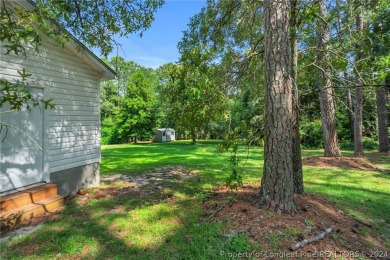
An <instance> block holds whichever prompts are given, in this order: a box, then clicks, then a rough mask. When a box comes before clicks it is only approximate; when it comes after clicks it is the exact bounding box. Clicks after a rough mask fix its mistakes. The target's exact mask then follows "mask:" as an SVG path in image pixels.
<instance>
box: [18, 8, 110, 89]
mask: <svg viewBox="0 0 390 260" xmlns="http://www.w3.org/2000/svg"><path fill="white" fill-rule="evenodd" d="M11 1H12V2H14V3H16V4H18V5H20V6H22V7H23V8H24V9H26V10H33V9H34V6H35V3H34V2H33V1H32V0H26V1H18V0H11ZM51 22H52V23H53V24H56V25H57V26H58V24H57V23H56V22H55V21H51ZM58 27H59V28H60V26H58ZM61 29H62V30H64V31H65V32H66V33H68V34H69V35H70V36H71V37H70V41H69V42H68V43H66V44H65V46H66V47H67V48H69V49H70V50H71V51H72V52H73V53H74V54H75V55H76V56H78V57H79V58H81V59H82V60H83V61H85V62H86V63H87V64H88V65H89V66H91V67H92V68H93V69H94V70H96V71H97V72H98V73H99V75H100V80H103V81H104V80H109V79H114V78H115V76H116V72H115V71H114V70H113V69H112V68H110V66H108V65H107V64H106V63H105V62H104V61H102V60H101V59H100V58H99V57H97V56H96V55H95V54H94V53H93V52H92V51H91V50H90V49H89V48H88V47H87V46H85V45H84V44H83V43H82V42H80V41H79V40H78V39H77V38H76V37H75V36H73V35H72V34H71V33H70V32H68V31H67V30H65V29H63V28H61Z"/></svg>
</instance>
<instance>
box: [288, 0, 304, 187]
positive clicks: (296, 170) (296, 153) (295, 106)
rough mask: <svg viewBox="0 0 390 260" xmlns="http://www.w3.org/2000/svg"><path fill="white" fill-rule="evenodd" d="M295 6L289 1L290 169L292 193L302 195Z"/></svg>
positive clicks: (295, 2)
mask: <svg viewBox="0 0 390 260" xmlns="http://www.w3.org/2000/svg"><path fill="white" fill-rule="evenodd" d="M297 5H298V0H291V19H290V27H291V30H290V31H291V79H292V167H293V174H294V175H293V177H294V193H297V194H303V193H304V188H303V174H302V155H301V136H300V133H299V93H298V38H297V14H298V10H297Z"/></svg>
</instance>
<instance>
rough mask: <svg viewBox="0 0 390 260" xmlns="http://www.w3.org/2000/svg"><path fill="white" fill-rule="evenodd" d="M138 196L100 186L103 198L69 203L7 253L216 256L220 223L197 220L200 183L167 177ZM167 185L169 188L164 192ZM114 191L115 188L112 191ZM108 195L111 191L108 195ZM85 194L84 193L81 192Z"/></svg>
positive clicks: (6, 248)
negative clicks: (103, 194) (54, 219)
mask: <svg viewBox="0 0 390 260" xmlns="http://www.w3.org/2000/svg"><path fill="white" fill-rule="evenodd" d="M161 185H162V186H163V187H164V189H156V187H149V188H151V189H154V190H155V192H154V193H153V194H152V195H149V196H145V197H142V196H141V194H140V193H137V192H134V191H132V190H131V189H127V188H126V187H125V188H123V187H115V188H114V189H112V187H111V186H109V187H103V188H102V189H101V190H103V191H102V192H103V193H106V194H107V196H106V197H104V196H103V197H100V198H95V197H94V195H93V194H92V195H91V197H92V199H90V200H89V201H88V202H86V203H84V204H83V202H82V199H80V198H81V197H79V198H76V199H73V200H70V201H68V202H67V204H66V207H65V210H64V211H63V213H62V214H61V216H60V217H59V219H58V220H56V221H53V222H50V223H47V224H46V226H45V227H44V228H42V229H41V230H38V231H37V232H36V233H34V234H32V235H30V236H26V237H24V238H23V239H16V240H14V241H11V242H9V243H8V244H7V245H2V247H3V248H2V249H1V251H0V252H1V253H0V256H1V257H2V258H3V259H8V258H23V257H30V258H56V257H58V258H87V259H88V258H90V259H172V258H182V259H184V258H192V259H202V258H203V259H219V258H221V256H220V252H221V251H227V249H225V248H224V247H225V242H226V238H223V237H221V236H220V235H219V231H220V230H221V226H220V225H219V224H218V223H208V222H200V221H199V220H200V216H201V215H202V214H203V213H202V210H201V209H200V206H199V199H198V198H197V197H198V196H201V195H200V194H202V192H203V191H202V188H201V187H202V183H200V182H196V181H194V180H183V181H181V182H176V181H175V180H167V181H164V183H162V184H161ZM166 189H169V191H168V192H167V190H166ZM115 192H117V193H116V194H115ZM110 193H111V194H112V195H111V196H109V194H110ZM83 198H85V197H83Z"/></svg>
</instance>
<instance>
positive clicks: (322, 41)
mask: <svg viewBox="0 0 390 260" xmlns="http://www.w3.org/2000/svg"><path fill="white" fill-rule="evenodd" d="M318 5H319V9H320V13H319V16H320V18H321V20H320V21H319V26H318V32H317V52H318V54H317V63H318V65H319V66H320V67H319V69H318V77H317V81H318V89H319V96H320V108H321V120H322V137H323V142H324V155H325V156H327V157H339V156H341V152H340V148H339V145H338V138H337V130H336V115H335V111H336V108H335V102H334V98H333V86H332V81H331V78H330V74H331V73H330V71H329V69H328V66H327V58H328V54H327V52H326V50H325V49H326V44H327V41H328V39H329V27H328V25H327V23H326V16H327V10H326V6H325V0H320V1H318Z"/></svg>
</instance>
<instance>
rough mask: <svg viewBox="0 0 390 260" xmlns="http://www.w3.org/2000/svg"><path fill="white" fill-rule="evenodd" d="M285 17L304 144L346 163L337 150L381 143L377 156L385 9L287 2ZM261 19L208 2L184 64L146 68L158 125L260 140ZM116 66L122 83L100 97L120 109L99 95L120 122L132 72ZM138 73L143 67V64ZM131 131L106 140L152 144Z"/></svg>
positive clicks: (188, 40) (191, 29) (382, 137)
mask: <svg viewBox="0 0 390 260" xmlns="http://www.w3.org/2000/svg"><path fill="white" fill-rule="evenodd" d="M289 15H290V25H291V29H290V35H291V39H292V44H291V49H292V53H293V54H294V55H295V56H294V58H293V60H295V62H294V61H293V62H292V64H296V67H295V69H294V71H295V75H294V77H295V80H293V82H294V86H295V87H296V88H294V89H296V91H295V95H296V106H297V107H296V109H295V111H297V113H298V115H299V120H298V122H299V123H300V126H299V128H298V129H299V133H298V134H299V136H300V140H301V141H300V143H301V144H302V145H303V146H304V147H308V148H322V147H324V148H325V155H327V156H340V147H341V148H343V149H352V148H354V147H355V150H357V151H356V154H357V155H359V154H360V155H361V151H360V150H361V149H362V148H364V149H376V148H379V145H380V147H381V151H387V150H388V149H389V145H388V139H389V131H388V123H387V122H388V117H389V114H388V85H386V84H388V83H386V82H387V81H386V78H388V75H389V63H390V61H389V60H390V58H389V57H390V56H389V37H390V36H389V34H390V33H389V30H390V22H389V4H388V3H387V2H386V1H369V2H359V1H324V0H320V1H315V2H312V1H303V0H302V1H291V6H290V9H289ZM263 16H264V7H263V5H262V4H261V3H258V2H252V1H238V0H237V1H233V0H229V1H221V2H220V1H208V2H207V5H206V6H205V7H204V8H203V9H202V11H201V12H200V13H199V14H197V15H196V16H194V17H192V19H191V21H190V23H189V25H188V29H187V31H185V32H184V35H183V38H182V40H181V42H180V43H179V44H178V47H179V50H180V53H181V58H180V61H179V62H178V63H176V64H166V65H163V66H161V67H160V68H158V69H156V70H155V71H154V72H153V73H152V70H149V71H150V73H149V74H148V75H149V76H150V78H149V79H148V80H146V81H147V82H144V85H145V84H146V85H148V84H149V85H150V87H151V90H150V91H151V97H153V98H152V99H150V102H151V103H153V102H154V105H152V106H151V107H153V106H154V107H153V109H151V110H149V111H150V113H151V115H150V116H152V114H153V116H154V118H155V121H154V122H155V125H154V128H156V127H175V128H177V130H178V133H179V134H182V135H183V137H190V138H191V139H192V140H193V141H194V142H195V141H196V139H197V138H198V137H201V138H206V137H208V138H223V137H225V136H227V133H228V132H229V131H232V130H234V129H237V131H236V135H237V136H240V137H241V138H242V139H246V142H250V141H252V143H262V140H263V137H264V136H263V130H264V118H263V111H264V89H263V88H262V86H264V81H265V79H264V74H263V73H261V72H262V71H263V69H264V19H263ZM361 23H363V25H361ZM110 62H111V63H110V64H111V65H112V66H114V67H115V66H117V67H118V73H119V75H120V76H118V81H117V82H115V83H113V82H111V83H108V85H107V86H105V87H103V89H102V93H103V94H104V93H106V92H107V91H108V92H107V93H111V94H110V95H111V97H110V99H111V100H110V101H109V102H111V103H112V104H116V106H112V108H113V109H114V110H115V109H116V111H114V110H113V111H112V113H108V114H107V113H106V112H105V110H106V109H107V108H106V105H107V104H108V103H105V102H108V100H105V97H102V102H103V103H102V119H103V121H104V122H108V121H109V120H113V119H107V118H110V117H111V116H114V115H118V113H119V110H120V108H119V106H118V104H120V103H121V101H120V100H121V99H122V98H125V93H127V91H126V87H125V86H126V85H127V82H126V80H128V79H129V77H130V76H129V75H132V74H133V73H134V72H135V70H134V69H131V68H126V66H124V67H121V65H118V64H113V60H111V61H110ZM117 63H118V62H117ZM122 63H126V62H124V61H123V60H122ZM133 67H137V66H133ZM126 70H128V71H127V72H124V71H126ZM138 71H146V70H145V69H143V70H141V68H139V66H138ZM139 73H140V72H139ZM122 74H126V75H128V76H127V77H125V76H121V75H122ZM143 75H145V76H147V75H146V74H145V73H143ZM128 82H129V84H130V82H131V80H130V81H128ZM115 84H117V85H118V86H119V87H117V88H116V89H117V90H116V92H115V91H111V90H107V91H105V90H104V88H109V86H110V85H115ZM112 88H113V89H115V87H114V86H112ZM115 93H116V95H117V96H116V97H114V96H115ZM133 93H134V92H133ZM115 99H118V100H117V101H114V100H115ZM152 100H154V101H152ZM148 102H149V101H148ZM115 107H116V108H115ZM123 109H124V108H122V113H124V112H123V111H124V110H123ZM129 111H130V110H129ZM150 118H152V117H150ZM121 120H122V119H121ZM123 120H124V119H123ZM140 120H141V119H140ZM386 120H387V121H386ZM114 121H115V120H114ZM125 121H126V120H125ZM125 121H123V122H125ZM117 122H118V124H119V122H122V121H120V120H119V121H117ZM104 125H105V124H104V123H103V126H104ZM125 125H126V124H124V126H123V127H125ZM126 127H127V128H128V131H124V130H121V131H119V130H118V132H117V133H118V134H119V132H120V133H127V135H128V136H127V138H126V137H124V136H122V137H120V138H119V136H118V137H115V138H113V139H111V141H110V142H124V141H128V138H129V137H133V136H137V135H138V136H140V137H141V138H145V139H148V138H150V135H151V134H152V132H151V131H149V130H147V131H145V133H150V134H149V137H148V136H147V135H145V134H139V133H136V132H133V130H131V129H132V128H131V127H130V125H126ZM118 129H120V127H119V126H118ZM145 129H147V127H145ZM149 129H152V127H151V125H150V128H149ZM103 135H105V133H103ZM119 135H120V134H119ZM103 137H104V136H103ZM378 141H380V144H379V143H378Z"/></svg>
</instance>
